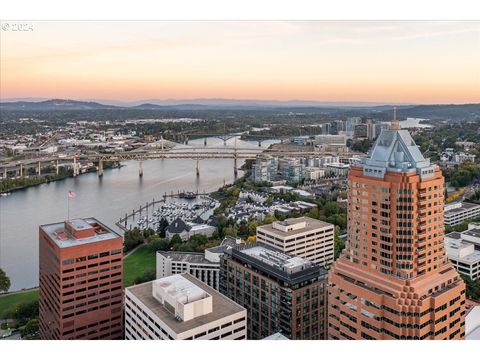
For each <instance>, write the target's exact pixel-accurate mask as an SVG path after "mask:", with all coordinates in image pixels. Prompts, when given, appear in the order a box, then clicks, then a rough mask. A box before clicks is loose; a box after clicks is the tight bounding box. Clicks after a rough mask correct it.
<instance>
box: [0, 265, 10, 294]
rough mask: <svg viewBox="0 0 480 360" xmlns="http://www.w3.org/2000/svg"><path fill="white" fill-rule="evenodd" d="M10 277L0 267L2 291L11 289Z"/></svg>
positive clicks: (0, 290)
mask: <svg viewBox="0 0 480 360" xmlns="http://www.w3.org/2000/svg"><path fill="white" fill-rule="evenodd" d="M10 285H11V283H10V278H9V277H8V276H7V274H6V273H5V271H3V270H2V269H1V268H0V292H2V291H8V289H10Z"/></svg>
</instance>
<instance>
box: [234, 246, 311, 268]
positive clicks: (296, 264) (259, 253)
mask: <svg viewBox="0 0 480 360" xmlns="http://www.w3.org/2000/svg"><path fill="white" fill-rule="evenodd" d="M241 252H242V253H244V254H246V255H248V256H251V257H253V258H255V259H257V260H259V261H262V262H263V263H265V264H267V265H270V266H272V267H274V268H277V269H279V270H282V271H285V272H286V273H288V274H292V273H295V272H297V271H301V270H304V269H305V268H306V267H311V266H312V263H311V262H310V261H308V260H306V259H302V258H300V257H295V256H291V255H288V254H286V253H283V252H281V251H278V250H274V249H269V248H267V247H264V246H254V247H251V248H247V249H243V250H241Z"/></svg>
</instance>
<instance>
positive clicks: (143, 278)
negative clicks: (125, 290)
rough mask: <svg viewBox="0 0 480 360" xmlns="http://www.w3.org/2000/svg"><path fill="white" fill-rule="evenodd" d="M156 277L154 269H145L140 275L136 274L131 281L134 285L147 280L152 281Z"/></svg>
mask: <svg viewBox="0 0 480 360" xmlns="http://www.w3.org/2000/svg"><path fill="white" fill-rule="evenodd" d="M155 279H156V273H155V270H147V271H145V272H144V273H143V274H142V275H140V276H137V277H136V278H135V279H134V280H133V283H134V284H135V285H137V284H142V283H144V282H147V281H152V280H155Z"/></svg>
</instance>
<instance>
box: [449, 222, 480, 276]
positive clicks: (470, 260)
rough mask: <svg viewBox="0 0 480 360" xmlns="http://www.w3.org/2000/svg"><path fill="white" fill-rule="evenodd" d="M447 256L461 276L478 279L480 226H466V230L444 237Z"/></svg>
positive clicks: (479, 271) (479, 274)
mask: <svg viewBox="0 0 480 360" xmlns="http://www.w3.org/2000/svg"><path fill="white" fill-rule="evenodd" d="M445 248H446V250H447V256H448V258H449V260H450V261H451V262H452V264H453V266H455V268H456V269H457V271H458V272H459V273H461V274H464V275H468V276H470V277H471V278H472V279H473V280H476V279H478V278H480V225H479V224H475V223H471V224H468V230H465V231H463V232H451V233H448V234H446V235H445Z"/></svg>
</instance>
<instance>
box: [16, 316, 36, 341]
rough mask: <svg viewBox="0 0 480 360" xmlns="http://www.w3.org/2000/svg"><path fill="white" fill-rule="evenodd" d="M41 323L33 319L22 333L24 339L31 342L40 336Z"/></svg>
mask: <svg viewBox="0 0 480 360" xmlns="http://www.w3.org/2000/svg"><path fill="white" fill-rule="evenodd" d="M38 330H39V321H38V319H32V320H29V321H28V322H27V324H26V325H25V327H24V328H23V329H22V330H21V331H20V334H21V335H22V338H23V339H27V340H31V339H35V338H37V336H38Z"/></svg>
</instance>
